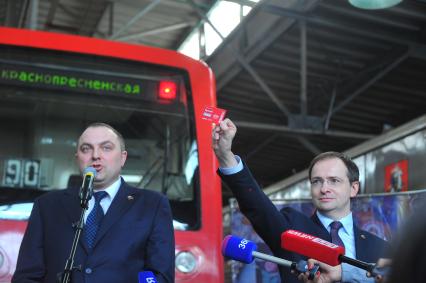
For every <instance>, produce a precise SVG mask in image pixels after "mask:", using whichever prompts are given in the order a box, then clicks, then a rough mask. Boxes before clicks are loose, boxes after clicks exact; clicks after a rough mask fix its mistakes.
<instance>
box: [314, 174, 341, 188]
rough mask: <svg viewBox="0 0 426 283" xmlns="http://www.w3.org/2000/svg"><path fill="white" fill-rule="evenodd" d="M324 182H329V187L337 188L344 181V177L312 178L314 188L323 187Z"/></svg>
mask: <svg viewBox="0 0 426 283" xmlns="http://www.w3.org/2000/svg"><path fill="white" fill-rule="evenodd" d="M324 183H327V185H328V186H329V187H332V188H335V187H338V186H340V185H341V184H342V183H343V179H340V178H336V177H333V178H329V179H326V180H324V179H322V178H315V179H312V180H311V187H312V188H322V186H323V185H324Z"/></svg>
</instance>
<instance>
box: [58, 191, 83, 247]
mask: <svg viewBox="0 0 426 283" xmlns="http://www.w3.org/2000/svg"><path fill="white" fill-rule="evenodd" d="M78 193H79V189H76V188H71V189H67V190H65V192H64V194H65V198H64V199H62V201H63V202H62V206H63V207H64V208H65V211H66V212H67V215H68V217H69V219H70V222H71V225H73V228H74V231H75V229H77V228H76V225H77V223H78V221H79V220H80V216H81V211H82V208H81V205H80V197H79V196H78ZM83 232H84V229H83ZM82 237H83V233H81V236H80V241H79V244H80V245H82V247H83V248H84V250H85V251H86V253H88V251H89V248H88V247H87V245H86V242H85V241H84V240H83V239H82Z"/></svg>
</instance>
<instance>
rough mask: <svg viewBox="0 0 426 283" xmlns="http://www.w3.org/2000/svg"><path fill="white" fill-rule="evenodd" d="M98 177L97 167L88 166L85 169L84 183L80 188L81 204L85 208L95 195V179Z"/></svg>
mask: <svg viewBox="0 0 426 283" xmlns="http://www.w3.org/2000/svg"><path fill="white" fill-rule="evenodd" d="M95 177H96V169H95V168H93V167H86V169H84V171H83V184H82V185H81V188H80V194H79V196H80V205H81V207H83V208H86V207H87V204H88V203H89V200H90V199H91V198H92V195H93V181H94V180H95Z"/></svg>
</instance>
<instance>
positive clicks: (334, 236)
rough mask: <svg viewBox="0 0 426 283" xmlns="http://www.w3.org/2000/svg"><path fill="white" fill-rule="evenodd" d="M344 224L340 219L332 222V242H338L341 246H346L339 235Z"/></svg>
mask: <svg viewBox="0 0 426 283" xmlns="http://www.w3.org/2000/svg"><path fill="white" fill-rule="evenodd" d="M342 227H343V225H342V223H340V222H339V221H333V222H331V224H330V228H331V229H330V235H331V242H333V244H336V245H338V246H341V247H345V244H344V243H343V241H342V239H341V238H340V236H339V229H340V228H342Z"/></svg>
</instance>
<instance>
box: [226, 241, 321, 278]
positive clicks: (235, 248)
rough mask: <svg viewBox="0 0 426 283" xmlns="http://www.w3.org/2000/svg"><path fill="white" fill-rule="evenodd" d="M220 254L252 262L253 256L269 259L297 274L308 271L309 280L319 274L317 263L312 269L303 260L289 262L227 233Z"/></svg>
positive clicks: (250, 242)
mask: <svg viewBox="0 0 426 283" xmlns="http://www.w3.org/2000/svg"><path fill="white" fill-rule="evenodd" d="M222 255H223V256H225V257H228V258H231V259H233V260H237V261H240V262H244V263H251V262H253V260H254V258H259V259H263V260H265V261H270V262H273V263H276V264H278V265H282V266H285V267H289V268H290V269H291V270H293V271H295V272H296V273H297V274H299V273H305V272H307V271H309V277H308V278H309V279H310V280H312V279H314V278H315V275H319V271H318V270H319V266H318V265H315V266H314V267H313V268H312V269H308V264H307V262H306V261H305V260H301V261H299V262H291V261H288V260H285V259H282V258H279V257H275V256H271V255H268V254H264V253H260V252H257V245H256V244H255V243H253V242H252V241H249V240H246V239H243V238H240V237H236V236H232V235H228V236H226V237H225V239H223V242H222Z"/></svg>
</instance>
